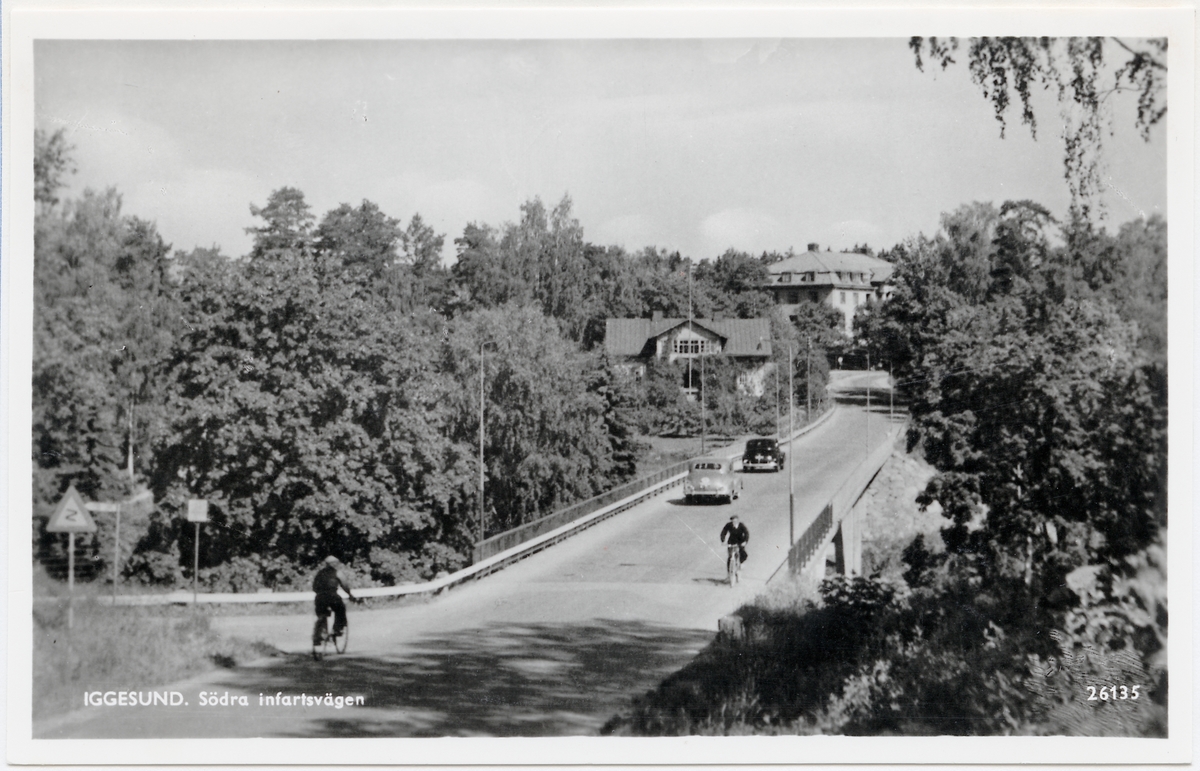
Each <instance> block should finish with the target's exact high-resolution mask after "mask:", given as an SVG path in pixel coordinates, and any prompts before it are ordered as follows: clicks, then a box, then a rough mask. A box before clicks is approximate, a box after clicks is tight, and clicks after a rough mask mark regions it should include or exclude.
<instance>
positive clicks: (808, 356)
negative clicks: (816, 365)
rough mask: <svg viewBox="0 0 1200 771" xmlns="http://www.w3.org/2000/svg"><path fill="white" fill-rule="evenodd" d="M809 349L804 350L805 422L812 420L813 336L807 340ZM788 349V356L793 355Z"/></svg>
mask: <svg viewBox="0 0 1200 771" xmlns="http://www.w3.org/2000/svg"><path fill="white" fill-rule="evenodd" d="M805 340H806V341H807V342H806V345H807V347H806V348H805V350H804V422H805V423H808V422H810V421H811V420H812V335H809V336H808V337H807V338H805ZM791 350H792V349H791V348H790V347H789V348H788V351H789V353H788V355H789V356H790V355H791V353H790V352H791Z"/></svg>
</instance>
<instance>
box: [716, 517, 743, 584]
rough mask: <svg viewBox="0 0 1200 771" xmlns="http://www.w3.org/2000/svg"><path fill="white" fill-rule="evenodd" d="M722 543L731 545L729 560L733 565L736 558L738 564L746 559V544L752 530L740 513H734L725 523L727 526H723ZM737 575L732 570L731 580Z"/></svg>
mask: <svg viewBox="0 0 1200 771" xmlns="http://www.w3.org/2000/svg"><path fill="white" fill-rule="evenodd" d="M721 543H723V544H726V545H727V546H728V547H729V562H730V565H731V567H732V562H733V560H734V559H735V558H736V559H737V561H738V565H739V566H740V565H741V563H743V562H745V561H746V548H745V547H746V544H748V543H750V531H749V530H748V529H747V528H746V526H745V525H743V524H742V523H741V521H740V520H739V519H738V515H737V514H734V515H733V516H732V517H730V518H729V521H728V522H726V523H725V527H723V528H721ZM735 575H736V571H735V570H730V581H733V580H734V576H735Z"/></svg>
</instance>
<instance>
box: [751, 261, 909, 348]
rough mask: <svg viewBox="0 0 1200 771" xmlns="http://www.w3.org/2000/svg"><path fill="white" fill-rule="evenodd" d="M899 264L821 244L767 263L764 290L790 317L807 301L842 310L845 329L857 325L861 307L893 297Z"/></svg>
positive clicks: (849, 331) (851, 328)
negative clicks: (823, 247)
mask: <svg viewBox="0 0 1200 771" xmlns="http://www.w3.org/2000/svg"><path fill="white" fill-rule="evenodd" d="M894 268H895V266H894V265H892V263H890V262H888V261H887V260H881V259H879V258H878V257H871V256H869V255H866V254H859V253H858V252H822V251H820V250H819V248H818V245H817V244H809V245H808V250H807V251H805V252H802V253H800V254H795V255H792V256H791V257H787V258H785V259H783V260H780V261H779V262H776V263H774V264H771V265H768V266H767V272H768V273H769V274H770V276H769V278H768V279H767V283H766V284H765V285H764V286H763V289H765V290H767V291H768V292H770V293H771V294H772V295H773V296H774V297H775V302H776V304H777V305H779V306H780V310H781V311H782V312H783V314H784V315H785V316H787V317H789V318H790V317H792V316H795V315H796V309H797V307H798V306H800V305H801V304H803V303H825V304H826V305H828V306H830V307H831V308H834V309H836V310H838V311H841V313H842V316H843V318H844V319H845V326H844V327H843V331H844V332H845V333H846V334H847V335H849V334H850V333H851V332H852V331H853V328H854V312H855V311H856V310H858V308H859V307H861V306H863V305H867V304H870V303H876V302H881V301H883V300H886V299H887V298H888V297H890V296H891V293H892V287H891V284H890V283H889V282H890V281H891V278H892V271H893V270H894Z"/></svg>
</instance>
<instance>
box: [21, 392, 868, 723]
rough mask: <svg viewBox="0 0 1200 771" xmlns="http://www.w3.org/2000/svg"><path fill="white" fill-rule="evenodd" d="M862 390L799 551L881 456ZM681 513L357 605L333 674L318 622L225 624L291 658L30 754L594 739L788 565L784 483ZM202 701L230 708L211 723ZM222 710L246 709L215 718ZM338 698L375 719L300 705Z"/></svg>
mask: <svg viewBox="0 0 1200 771" xmlns="http://www.w3.org/2000/svg"><path fill="white" fill-rule="evenodd" d="M868 380H869V381H870V382H871V384H872V388H882V387H883V386H884V384H885V382H886V377H885V376H884V375H883V374H882V373H874V374H871V375H867V374H865V373H859V374H857V375H849V376H846V377H844V378H843V379H842V380H841V381H840V382H839V385H840V386H841V387H842V388H843V389H845V390H844V394H845V396H844V398H843V399H842V402H841V405H840V407H839V409H838V411H837V412H836V413H835V414H834V415H833V416H832V417H831V418H830V419H829V420H827V421H826V422H825V423H824V424H823V425H821V426H820V427H818V428H817V429H815V430H813V431H812V432H810V433H809V434H807V435H805V436H804V437H801V438H800V439H798V440H797V441H796V442H795V443H794V446H793V448H792V450H791V453H790V455H791V459H792V461H793V462H794V463H795V464H796V465H795V489H796V506H795V509H796V534H797V536H799V534H800V533H801V532H803V529H804V528H805V527H806V526H807V525H808V523H809V522H810V521H811V520H812V519H813V518H815V517H816V516H817V514H819V513H820V510H821V508H822V507H823V506H824V504H825V503H826V502H827V501H828V500H829V498H830V497H831V495H832V494H833V493H834V492H835V490H836V489H837V488H838V486H839V485H840V484H841V483H842V481H843V480H844V479H845V478H846V476H848V474H849V473H850V471H851V470H852V469H853V468H854V467H855V466H856V465H857V463H859V462H860V461H861V460H862V459H863V458H864V457H865V456H866V455H867V452H868V449H869V448H873V447H875V446H878V444H879V443H880V442H882V441H884V440H885V433H886V431H887V428H888V427H889V417H888V409H887V407H888V405H887V397H886V392H883V393H880V394H879V396H880V397H882V398H876V399H875V400H874V401H873V403H872V405H871V406H872V411H871V413H870V425H869V427H868V413H867V411H866V409H865V404H864V403H863V402H864V400H863V399H862V398H861V389H862V387H863V386H865V385H866V383H867V381H868ZM868 428H869V432H868ZM682 497H683V495H682V490H681V488H678V487H677V488H673V489H672V490H670V491H668V492H667V493H666V494H664V495H662V496H659V497H657V498H654V499H651V500H650V501H647V502H646V503H643V504H641V505H639V506H637V507H635V508H633V509H631V510H629V511H626V512H624V513H622V514H619V515H617V516H615V517H612V518H611V519H608V520H606V521H604V522H602V523H600V524H598V525H596V526H595V527H592V528H590V529H588V530H586V531H584V532H582V533H581V534H579V535H577V536H575V537H572V538H570V539H568V540H566V541H564V542H562V543H560V544H557V545H555V546H554V547H552V548H550V549H547V550H545V551H543V552H540V553H538V554H536V555H534V556H532V557H530V558H528V559H526V560H524V561H522V562H519V563H517V564H515V565H513V566H511V567H509V568H506V569H504V570H502V571H500V572H498V573H495V574H493V575H491V576H488V577H487V578H484V579H483V580H480V581H476V582H471V583H469V584H466V585H464V586H462V587H460V588H457V589H454V590H451V591H450V592H448V593H446V594H445V595H443V596H441V597H437V598H433V599H431V600H429V601H427V602H423V603H420V604H412V605H407V606H398V607H391V608H383V609H377V610H370V609H365V608H364V607H363V606H354V605H351V606H350V629H351V636H350V645H349V650H348V652H347V653H346V654H345V655H342V656H332V657H330V658H328V659H326V660H324V661H321V662H315V661H313V660H312V658H311V656H310V655H309V650H310V648H309V642H308V638H309V635H310V630H311V628H312V621H313V617H312V615H311V613H305V614H303V615H299V614H297V615H244V616H222V617H217V618H216V619H214V624H215V625H216V626H217V628H218V629H219V630H220V631H222V632H224V633H228V634H234V635H238V636H241V637H245V638H248V639H261V640H265V641H266V642H269V643H271V644H272V645H274V646H275V647H277V648H278V649H279V650H280V651H282V652H283V654H282V655H280V656H277V657H274V658H271V659H267V660H264V661H261V662H258V663H256V664H253V665H250V666H245V667H239V668H236V669H231V670H219V671H217V672H210V673H207V674H206V675H204V676H201V677H198V678H194V679H192V680H189V681H186V682H182V683H176V684H174V685H170V686H165V687H158V688H155V689H153V690H158V691H163V690H166V691H176V692H179V693H181V694H182V696H183V700H184V701H186V702H187V703H186V705H183V706H177V707H169V708H167V707H162V706H158V707H87V708H84V709H82V710H80V711H78V712H74V713H72V714H70V715H67V716H64V717H59V718H56V719H53V720H50V721H46V722H44V723H41V724H36V725H35V726H34V734H35V737H37V738H68V737H78V738H84V737H88V738H183V737H197V738H200V737H222V738H241V737H257V736H271V737H392V736H480V735H482V736H560V735H580V734H586V735H594V734H595V733H596V731H597V730H598V729H599V728H600V727H601V726H602V725H603V724H604V722H605V721H606V720H607V719H608V718H609V717H611V716H612V715H613V714H614V713H616V712H617V711H618V710H620V709H622V708H623V707H625V706H627V705H628V703H629V700H630V698H631V697H632V696H634V695H636V694H639V693H643V692H645V691H646V690H648V689H650V688H653V687H654V686H655V685H656V684H658V683H659V682H660V681H661V680H662V679H663V678H664V677H665V676H666V675H668V674H670V673H671V672H673V671H675V670H677V669H679V668H680V667H682V666H683V665H685V664H686V663H687V662H688V661H689V660H690V659H691V658H692V657H693V656H695V654H696V653H697V652H698V651H699V650H700V649H701V648H703V647H704V646H705V645H707V644H708V643H709V642H710V641H711V640H712V638H713V635H714V633H715V631H716V628H717V621H718V619H720V618H721V617H722V616H724V615H727V614H728V613H730V612H732V611H733V610H735V609H736V608H737V607H738V606H739V605H740V604H741V603H743V602H744V601H746V600H748V599H750V598H751V597H753V596H754V595H755V594H756V593H758V592H759V591H760V590H762V588H763V587H764V585H765V584H766V582H767V580H768V579H769V578H770V577H771V575H772V574H773V573H774V572H775V571H776V569H777V568H779V566H780V565H781V564H782V563H783V562H784V560H785V558H786V553H787V544H788V529H789V528H788V475H787V473H786V472H782V473H778V474H773V473H766V474H746V475H745V490H744V493H743V495H742V497H741V499H740V500H738V501H736V502H735V503H733V504H732V505H696V506H688V505H684V503H683V500H682ZM734 512H736V513H737V514H738V515H739V516H740V517H741V519H742V521H743V522H745V523H746V525H747V527H749V529H750V534H751V536H750V544H749V549H748V551H749V553H750V558H749V560H748V562H747V563H746V564H745V566H744V567H743V569H742V581H741V583H740V584H739V585H738V586H737V587H733V588H731V587H730V586H728V585H727V584H726V583H725V563H724V560H725V556H724V555H725V552H724V548H723V547H722V546H721V544H720V541H719V538H718V534H719V532H720V530H721V527H722V526H723V525H724V523H725V522H726V521H727V520H728V519H729V516H730V514H731V513H734ZM94 688H95V689H96V690H104V689H108V688H122V689H126V690H135V689H136V690H142V691H146V690H151V689H150V688H146V687H140V686H139V685H138V684H137V683H120V684H110V683H96V684H95V686H94ZM202 694H205V696H204V700H206V701H208V700H211V699H213V698H215V699H217V700H218V703H217V704H216V705H211V704H210V705H206V706H202V705H201V700H202V699H201V695H202ZM225 694H228V696H230V697H235V698H236V697H239V696H245V697H246V700H247V701H248V705H247V706H234V705H231V704H227V703H225V704H223V703H220V701H221V696H222V695H225ZM327 694H329V695H330V696H331V697H337V696H352V697H358V696H361V697H362V702H363V703H362V705H357V706H352V707H342V708H340V709H339V708H337V707H336V706H331V705H327V704H321V705H320V706H317V705H313V704H311V703H306V702H307V700H303V699H301V698H297V697H301V696H302V695H303V696H308V697H312V696H319V697H321V698H322V700H324V697H325V696H326V695H327ZM267 696H270V697H275V698H279V697H280V696H282V697H287V699H286V701H285V700H284V699H281V698H280V699H279V702H281V703H276V704H271V703H269V702H267V701H266V700H265V697H267ZM80 698H81V700H82V696H81V697H80ZM289 702H290V703H289Z"/></svg>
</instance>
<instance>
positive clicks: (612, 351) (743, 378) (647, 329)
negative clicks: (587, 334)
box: [604, 312, 774, 396]
mask: <svg viewBox="0 0 1200 771" xmlns="http://www.w3.org/2000/svg"><path fill="white" fill-rule="evenodd" d="M604 349H605V351H606V352H607V353H608V355H609V356H611V357H612V358H613V360H614V361H616V362H617V363H618V364H619V365H620V366H623V367H624V368H625V369H626V370H627V371H629V372H630V373H632V374H634V375H636V376H638V377H641V376H642V375H644V374H645V372H646V364H647V363H648V362H650V361H651V360H659V361H668V362H679V361H689V360H691V361H692V368H691V370H692V374H691V378H692V379H691V380H690V381H689V380H688V378H689V375H688V374H687V373H686V371H685V374H684V376H683V378H684V382H681V383H680V387H681V388H682V389H683V390H684V392H685V393H687V394H688V395H689V396H694V395H695V394H696V393H697V390H696V386H697V385H698V384H699V377H700V361H699V359H700V358H701V357H704V356H720V357H726V358H732V359H733V360H735V361H737V362H739V363H740V364H741V365H742V371H741V372H740V373H739V375H738V386H739V388H741V389H743V390H744V391H745V392H746V393H749V394H753V395H754V396H762V394H763V391H764V388H765V380H766V377H767V375H769V374H770V373H771V371H772V370H773V369H774V364H773V363H772V362H771V322H770V320H769V319H681V318H663V316H662V314H661V313H657V312H656V313H655V314H654V316H653V317H652V318H648V319H607V320H606V321H605V335H604Z"/></svg>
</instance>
